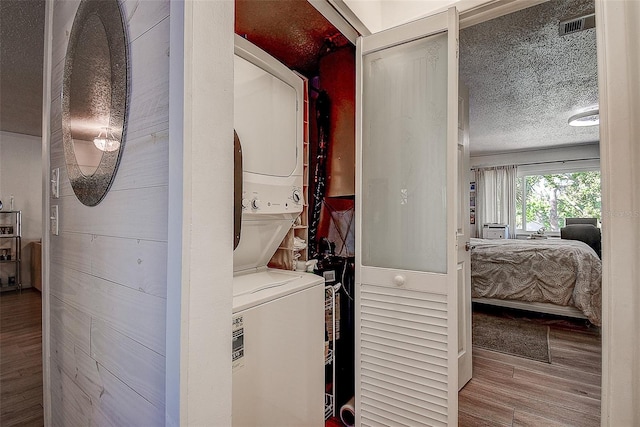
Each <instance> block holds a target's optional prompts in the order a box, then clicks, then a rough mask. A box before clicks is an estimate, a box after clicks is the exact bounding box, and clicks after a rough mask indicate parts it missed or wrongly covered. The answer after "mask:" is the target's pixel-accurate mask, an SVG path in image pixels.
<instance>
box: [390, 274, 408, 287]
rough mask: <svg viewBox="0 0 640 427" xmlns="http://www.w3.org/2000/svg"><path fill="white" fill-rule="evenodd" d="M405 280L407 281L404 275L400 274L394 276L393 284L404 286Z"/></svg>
mask: <svg viewBox="0 0 640 427" xmlns="http://www.w3.org/2000/svg"><path fill="white" fill-rule="evenodd" d="M405 282H406V279H405V278H404V276H401V275H399V274H398V275H397V276H396V277H394V278H393V284H394V285H396V286H403V285H404V284H405Z"/></svg>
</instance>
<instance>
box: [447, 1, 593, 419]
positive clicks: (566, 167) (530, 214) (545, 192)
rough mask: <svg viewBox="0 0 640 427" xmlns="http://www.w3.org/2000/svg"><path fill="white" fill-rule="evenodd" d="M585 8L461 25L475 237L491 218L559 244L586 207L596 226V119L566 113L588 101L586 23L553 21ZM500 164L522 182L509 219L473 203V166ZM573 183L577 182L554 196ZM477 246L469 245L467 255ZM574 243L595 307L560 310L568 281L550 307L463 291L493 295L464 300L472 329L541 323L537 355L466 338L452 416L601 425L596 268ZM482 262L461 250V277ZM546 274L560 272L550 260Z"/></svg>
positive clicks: (477, 198)
mask: <svg viewBox="0 0 640 427" xmlns="http://www.w3.org/2000/svg"><path fill="white" fill-rule="evenodd" d="M593 13H594V2H593V1H578V0H576V1H549V2H544V3H542V4H539V5H536V6H533V7H530V8H527V9H523V10H520V11H518V12H514V13H512V14H510V15H504V16H501V17H498V18H494V19H492V20H490V21H485V22H482V23H480V24H477V25H474V26H469V27H466V28H463V29H461V30H460V79H461V81H462V82H463V83H464V84H466V85H467V86H468V87H469V93H470V104H469V105H470V109H471V111H470V127H469V131H470V151H471V167H472V170H473V171H472V173H471V176H470V178H469V181H470V182H471V183H472V186H473V188H472V193H471V207H470V212H469V216H470V221H471V223H472V227H475V234H474V232H472V237H477V238H482V237H488V236H483V227H484V226H485V224H490V225H491V223H499V224H493V225H491V226H494V225H495V226H496V227H500V226H502V228H501V229H502V230H505V227H504V226H508V227H507V228H506V229H508V233H509V234H510V237H515V238H516V239H513V241H514V242H515V243H521V244H527V243H528V244H539V245H540V244H547V243H549V244H552V243H557V244H562V243H566V242H567V241H570V239H571V237H568V235H565V234H564V233H563V232H562V231H561V230H562V229H563V228H564V227H565V226H567V224H568V221H567V218H571V217H581V218H584V217H589V218H593V217H595V218H596V222H597V226H596V227H595V228H596V230H595V232H596V233H597V235H598V236H600V228H599V218H600V216H599V215H600V212H599V210H600V188H599V179H597V180H591V179H590V178H591V175H594V172H595V174H597V175H598V177H599V132H598V127H597V126H592V127H580V128H576V127H572V126H569V123H568V122H569V118H570V117H571V116H572V115H574V114H575V113H576V112H579V111H580V110H581V109H588V108H592V107H594V106H596V107H597V104H598V87H597V61H596V42H595V29H593V28H592V27H590V26H586V28H585V29H584V30H583V31H579V32H574V33H570V34H565V33H564V32H563V31H561V30H562V28H560V27H561V26H560V25H559V24H561V23H562V22H568V21H571V22H573V21H574V20H575V19H576V18H578V20H579V19H580V18H585V19H590V17H591V16H592V14H593ZM505 166H515V167H516V168H517V170H518V173H517V177H516V180H517V182H520V183H521V184H524V186H523V185H521V186H520V192H519V193H518V192H514V196H513V198H514V199H516V200H514V202H515V203H513V205H512V206H513V209H514V210H515V211H516V212H514V215H513V217H514V219H513V221H509V220H508V219H506V218H505V217H500V216H499V214H497V215H498V216H497V217H492V216H490V214H487V213H486V212H487V209H484V210H483V212H480V211H479V210H480V209H483V206H482V204H483V202H484V203H485V204H487V203H492V202H494V200H490V201H488V200H484V199H482V198H481V194H480V192H482V191H483V189H481V188H479V187H480V184H479V182H478V181H479V175H480V172H479V171H480V170H482V171H484V170H488V169H491V170H495V169H498V168H501V167H505ZM529 177H531V178H529ZM535 177H537V178H539V179H538V181H539V182H538V181H535V180H534V179H533V178H535ZM534 181H535V182H534ZM595 181H597V182H595ZM588 182H589V183H590V184H587V183H588ZM573 184H576V185H577V186H578V187H579V188H580V190H574V191H571V194H570V195H569V194H562V193H563V191H564V192H566V190H568V189H569V188H571V186H572V185H573ZM487 185H490V184H487ZM514 187H515V185H514ZM578 187H576V188H578ZM485 188H486V187H485ZM523 189H524V190H527V191H528V192H529V196H528V197H527V191H524V192H523V191H522V190H523ZM483 194H484V193H483ZM518 195H519V196H518ZM576 197H579V201H576V200H578V199H576ZM493 204H494V205H498V206H497V207H496V206H494V207H493V210H494V211H499V210H500V206H499V205H500V204H499V203H497V204H496V203H493ZM474 222H475V224H473V223H474ZM497 229H498V228H496V230H497ZM493 231H494V232H495V230H493ZM494 234H495V233H494ZM501 237H504V236H501ZM599 238H600V237H599ZM479 244H480V243H479V242H478V243H474V241H472V244H471V246H472V247H474V246H476V247H477V249H476V252H477V253H478V254H479V253H481V252H480V251H481V249H480V248H479V246H478V245H479ZM579 244H581V245H584V246H585V247H586V249H585V251H586V252H589V251H591V252H590V253H589V254H588V255H586V256H587V257H588V258H589V260H590V261H589V262H590V263H592V264H593V266H592V267H591V266H590V267H589V268H590V269H591V270H590V271H593V272H594V273H593V274H594V277H595V276H597V278H594V280H593V281H592V282H590V283H589V284H588V286H597V287H598V289H597V290H596V291H594V295H595V296H596V297H594V298H593V300H594V301H593V302H594V306H593V307H591V308H587V310H586V311H585V310H584V306H581V305H580V304H578V306H579V308H580V309H581V311H578V310H575V309H573V310H571V311H567V310H565V307H564V306H565V305H568V304H574V302H575V301H577V300H578V299H579V296H578V295H576V294H572V292H574V291H573V288H572V289H568V290H567V292H568V296H567V297H566V298H564V299H563V300H562V301H564V302H560V304H556V305H560V306H561V307H559V309H558V310H557V311H556V310H555V308H556V307H555V306H543V305H539V306H537V307H533V306H531V305H530V304H529V302H528V301H527V302H521V301H517V300H516V301H515V302H514V301H513V299H514V298H519V299H521V300H523V299H524V300H534V298H533V294H535V292H526V291H522V292H521V293H520V295H519V296H516V295H515V293H514V295H512V296H509V295H506V296H505V295H504V294H501V293H500V292H501V291H500V290H499V289H487V288H483V289H482V290H481V291H480V290H479V288H478V289H476V290H474V297H478V296H484V297H493V300H492V301H488V300H486V299H485V300H484V302H485V303H486V302H491V304H492V305H487V304H480V303H475V302H474V331H475V328H476V326H478V325H476V323H477V324H481V323H482V322H484V320H485V318H489V319H491V321H495V322H497V323H500V322H503V321H504V322H506V323H500V324H501V325H510V326H512V325H516V324H524V325H525V326H530V325H535V327H540V328H541V329H542V331H543V332H544V331H546V334H542V336H541V341H542V343H541V344H544V348H546V353H547V355H546V356H547V361H544V362H541V361H534V360H532V359H530V358H527V357H530V356H531V355H530V354H529V355H528V356H527V355H526V354H525V355H524V356H523V355H520V356H513V355H510V354H505V353H509V352H512V353H513V352H514V351H516V352H517V350H522V348H524V347H526V346H527V345H528V344H529V342H525V341H526V340H525V341H522V342H521V343H519V344H517V345H515V346H511V347H512V348H511V349H509V347H510V346H509V345H507V344H508V343H506V342H503V343H499V344H504V345H502V346H501V348H497V349H496V348H494V349H493V350H487V348H490V347H488V344H487V343H486V342H483V343H476V342H474V355H473V356H474V365H473V371H474V372H473V379H472V380H471V382H470V383H468V385H467V386H466V387H465V388H463V389H462V390H461V392H460V393H459V400H460V404H459V408H460V413H459V416H460V425H475V424H476V423H478V422H480V421H481V420H483V419H484V420H485V421H487V420H490V421H492V422H500V421H502V422H504V423H505V424H508V425H510V424H511V423H512V422H515V420H516V419H518V420H519V421H521V422H524V421H528V422H533V423H541V422H545V421H546V422H557V423H561V424H562V423H568V422H573V423H575V422H577V420H580V421H579V423H580V424H581V425H599V424H600V382H601V337H600V329H599V324H600V317H601V316H600V307H601V268H602V267H601V261H600V259H599V256H598V254H597V253H596V251H595V250H592V248H590V247H589V246H588V245H587V244H582V243H579ZM540 247H542V245H541V246H540ZM540 250H542V249H540ZM482 251H483V252H482V253H484V247H483V248H482ZM481 262H483V261H482V259H481V256H480V255H478V256H473V251H472V258H471V263H472V272H474V273H473V274H474V277H473V278H472V286H473V284H474V281H476V282H477V281H479V279H480V275H479V274H480V273H478V271H479V269H482V266H483V265H484V264H480V263H481ZM566 262H571V261H565V263H566ZM474 265H475V268H474ZM590 265H591V264H590ZM547 266H548V264H547ZM528 268H529V275H530V276H534V275H535V276H537V275H538V273H542V271H541V270H540V269H538V267H535V266H534V267H531V266H530V267H528ZM554 273H555V275H556V276H558V275H560V273H559V271H558V270H555V271H554ZM505 274H507V273H505ZM567 274H571V273H570V272H569V273H567ZM507 276H509V274H507ZM575 289H576V290H577V291H576V292H578V293H579V292H580V290H579V289H578V288H577V287H576V288H575ZM591 289H593V288H591ZM483 292H484V293H483ZM590 292H592V291H590ZM558 301H560V300H558ZM558 301H556V302H558ZM546 302H547V303H548V302H549V301H546ZM496 304H497V305H498V306H497V307H496ZM504 305H508V306H511V307H514V306H515V307H518V308H520V309H524V310H526V311H521V310H514V309H512V308H503V307H501V306H504ZM574 305H575V304H574ZM589 310H592V312H591V313H589V312H588V311H589ZM541 312H542V314H540V313H541ZM548 313H555V314H556V315H557V314H559V315H568V316H574V315H577V316H582V317H588V318H590V319H591V321H588V320H584V319H575V318H571V317H556V316H555V315H553V314H548ZM596 325H598V326H596ZM478 335H480V333H479V334H478ZM515 336H516V337H517V336H518V334H516V335H515ZM494 338H495V336H494ZM502 340H506V338H503V339H502ZM525 344H526V345H525ZM481 346H482V347H481ZM499 347H500V346H499ZM513 347H515V348H513ZM501 351H502V352H503V353H501ZM544 352H545V351H543V353H544Z"/></svg>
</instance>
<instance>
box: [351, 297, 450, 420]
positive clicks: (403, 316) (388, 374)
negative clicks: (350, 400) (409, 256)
mask: <svg viewBox="0 0 640 427" xmlns="http://www.w3.org/2000/svg"><path fill="white" fill-rule="evenodd" d="M369 291H371V292H369ZM387 291H388V294H387V293H386V292H387ZM442 297H443V296H442V295H438V294H430V293H427V292H416V291H410V290H403V289H394V288H388V289H387V288H381V287H376V286H370V285H366V284H363V285H362V288H361V292H360V300H361V310H362V314H361V323H360V329H361V334H360V349H361V367H360V370H361V406H360V411H361V417H362V418H361V420H362V423H363V425H365V424H369V423H370V424H371V425H390V426H401V425H409V426H415V425H429V426H434V425H446V424H447V406H448V400H447V396H448V394H447V393H448V385H447V380H448V376H447V367H448V359H447V333H448V331H447V323H446V313H447V303H446V297H444V298H442ZM393 314H395V315H393ZM418 372H419V373H420V374H421V375H415V376H414V374H415V373H418ZM376 408H378V409H379V411H378V410H376Z"/></svg>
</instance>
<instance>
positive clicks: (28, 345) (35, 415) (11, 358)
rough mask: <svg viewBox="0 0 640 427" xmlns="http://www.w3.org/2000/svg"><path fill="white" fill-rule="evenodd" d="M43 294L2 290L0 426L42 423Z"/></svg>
mask: <svg viewBox="0 0 640 427" xmlns="http://www.w3.org/2000/svg"><path fill="white" fill-rule="evenodd" d="M41 307H42V298H41V296H40V292H38V291H37V290H35V289H25V290H24V291H22V293H20V294H19V293H17V292H5V293H3V294H0V426H2V427H9V426H34V427H35V426H42V425H43V424H44V419H43V409H42V310H41Z"/></svg>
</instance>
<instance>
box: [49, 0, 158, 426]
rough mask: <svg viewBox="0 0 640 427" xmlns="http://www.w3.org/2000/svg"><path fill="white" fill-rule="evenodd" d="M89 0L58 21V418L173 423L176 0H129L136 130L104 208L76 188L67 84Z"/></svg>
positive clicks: (54, 245)
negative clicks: (71, 49) (75, 27)
mask: <svg viewBox="0 0 640 427" xmlns="http://www.w3.org/2000/svg"><path fill="white" fill-rule="evenodd" d="M78 5H79V1H77V0H57V1H56V2H55V4H54V21H53V60H52V63H53V70H52V79H53V81H52V96H51V97H52V105H51V116H50V120H51V132H52V135H51V137H52V139H51V167H52V168H56V167H58V168H60V173H61V182H60V189H61V197H60V198H59V199H52V200H51V204H52V205H58V206H59V215H60V235H59V236H52V237H51V271H50V289H49V293H50V297H51V298H50V300H51V301H50V310H51V314H50V319H49V321H50V328H51V332H50V346H51V402H52V405H51V406H52V424H53V425H54V426H62V425H99V426H100V425H149V426H151V425H164V406H165V323H166V290H167V279H166V263H167V232H168V221H167V186H168V180H167V175H168V158H169V136H168V128H169V104H168V99H169V96H168V93H169V19H168V17H169V1H168V0H153V1H145V0H123V1H122V6H123V12H124V16H125V21H126V23H127V33H128V37H129V42H130V46H129V47H130V49H129V55H130V67H129V69H130V73H131V75H130V82H131V89H130V102H129V108H130V110H129V121H128V124H127V135H126V140H125V144H124V151H123V154H122V160H121V163H120V167H119V170H118V173H117V175H116V179H115V181H114V182H113V185H112V187H111V190H110V192H109V193H108V194H107V196H106V197H105V199H104V200H103V201H102V202H101V203H100V204H99V205H98V206H96V207H86V206H84V205H82V204H81V203H80V202H79V201H78V200H77V199H76V197H75V195H74V194H73V190H72V188H71V185H70V183H69V180H68V178H67V174H66V166H65V159H64V154H63V150H62V132H61V104H60V99H61V98H60V91H61V87H62V77H63V69H64V55H65V53H66V49H67V44H68V37H69V34H70V32H71V26H72V24H73V18H74V16H75V13H76V10H77V8H78Z"/></svg>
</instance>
